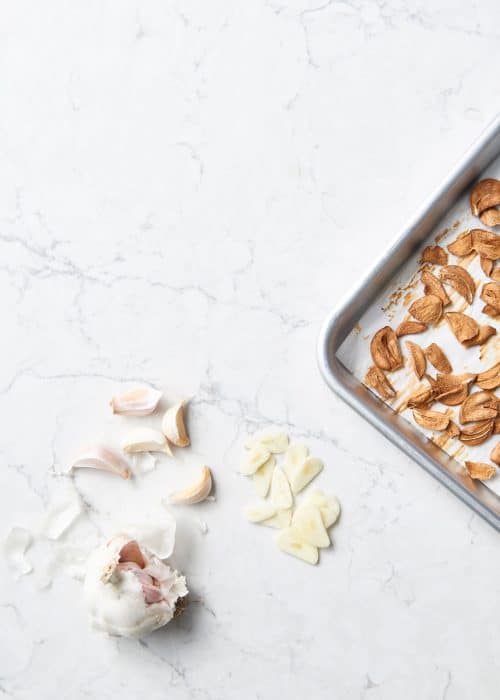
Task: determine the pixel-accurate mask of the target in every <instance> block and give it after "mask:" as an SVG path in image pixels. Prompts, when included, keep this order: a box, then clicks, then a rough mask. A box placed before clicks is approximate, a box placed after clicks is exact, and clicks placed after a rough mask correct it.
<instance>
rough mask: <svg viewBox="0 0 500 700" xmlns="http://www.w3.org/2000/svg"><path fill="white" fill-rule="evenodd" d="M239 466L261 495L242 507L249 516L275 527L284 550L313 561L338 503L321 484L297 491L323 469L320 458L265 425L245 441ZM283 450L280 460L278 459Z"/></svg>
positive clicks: (327, 541)
mask: <svg viewBox="0 0 500 700" xmlns="http://www.w3.org/2000/svg"><path fill="white" fill-rule="evenodd" d="M245 448H246V451H245V454H244V456H243V459H242V461H241V466H240V472H241V473H242V474H244V475H245V476H249V477H251V479H252V481H253V484H254V487H255V490H256V492H257V494H258V495H259V496H260V497H261V499H267V500H261V501H259V502H257V503H252V504H249V505H247V506H246V507H245V511H244V512H245V516H246V518H247V520H249V521H250V522H252V523H258V524H259V525H267V526H268V527H273V528H277V529H279V532H278V533H277V535H276V538H275V539H276V544H277V545H278V547H279V548H280V549H281V550H282V551H283V552H286V553H287V554H291V555H292V556H294V557H298V558H299V559H302V560H303V561H305V562H307V563H309V564H316V563H317V562H318V559H319V552H318V549H319V548H323V547H329V546H330V544H331V542H330V537H329V534H328V529H329V528H330V527H331V526H332V525H333V524H334V523H335V522H336V521H337V519H338V517H339V514H340V504H339V502H338V500H337V498H336V497H335V496H333V495H330V496H327V495H326V494H325V493H323V491H320V490H319V489H316V490H313V491H310V492H307V493H306V494H305V498H304V499H303V501H302V502H301V503H300V504H298V505H296V507H295V508H294V505H295V497H296V495H297V494H299V493H300V492H301V491H303V489H305V487H306V486H307V485H308V484H309V483H310V482H311V481H312V480H313V479H314V478H315V477H316V476H317V475H318V474H319V473H320V472H321V471H322V469H323V466H324V465H323V462H322V461H321V460H320V459H318V458H317V457H311V456H310V455H309V449H308V447H307V446H306V445H303V444H300V443H295V444H291V445H290V444H289V439H288V435H287V434H286V433H284V432H279V431H272V430H263V431H259V432H257V433H254V434H253V435H250V436H249V437H248V439H247V440H246V442H245ZM279 455H283V456H284V457H283V460H282V466H280V465H279V464H278V463H277V460H278V456H279Z"/></svg>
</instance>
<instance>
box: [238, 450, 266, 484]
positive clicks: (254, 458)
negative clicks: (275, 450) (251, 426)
mask: <svg viewBox="0 0 500 700" xmlns="http://www.w3.org/2000/svg"><path fill="white" fill-rule="evenodd" d="M270 456H271V453H270V452H269V450H268V449H267V447H263V446H262V445H255V446H254V447H252V448H251V449H250V450H249V451H248V452H246V454H244V455H243V459H242V461H241V465H240V472H241V473H242V474H244V475H245V476H250V475H251V474H255V472H256V471H257V469H258V468H259V467H261V466H262V465H263V464H264V462H267V460H268V459H269V457H270Z"/></svg>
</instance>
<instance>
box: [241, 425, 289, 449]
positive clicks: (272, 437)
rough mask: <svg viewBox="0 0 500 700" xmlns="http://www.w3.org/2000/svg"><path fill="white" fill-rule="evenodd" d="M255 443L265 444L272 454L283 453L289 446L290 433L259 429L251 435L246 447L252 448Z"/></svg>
mask: <svg viewBox="0 0 500 700" xmlns="http://www.w3.org/2000/svg"><path fill="white" fill-rule="evenodd" d="M255 445H263V447H266V448H267V449H268V450H269V452H271V453H272V454H281V453H282V452H285V451H286V449H287V447H288V435H287V434H286V433H283V432H281V431H277V430H258V431H257V432H256V433H254V434H253V435H249V436H248V438H247V440H246V442H245V447H246V448H248V449H251V448H252V447H254V446H255Z"/></svg>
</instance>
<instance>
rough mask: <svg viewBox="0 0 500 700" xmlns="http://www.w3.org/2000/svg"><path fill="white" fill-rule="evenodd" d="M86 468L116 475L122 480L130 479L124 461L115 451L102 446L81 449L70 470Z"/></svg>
mask: <svg viewBox="0 0 500 700" xmlns="http://www.w3.org/2000/svg"><path fill="white" fill-rule="evenodd" d="M81 467H86V468H90V469H101V470H102V471H107V472H111V473H112V474H118V475H119V476H121V477H122V479H128V478H130V469H129V466H128V464H127V462H126V461H125V459H124V458H123V457H122V456H121V455H120V454H119V453H118V452H116V451H115V450H112V449H111V448H109V447H105V446H103V445H90V446H88V447H85V448H83V450H81V451H80V454H79V455H78V456H77V458H76V459H75V460H74V461H73V463H72V464H71V467H70V469H79V468H81Z"/></svg>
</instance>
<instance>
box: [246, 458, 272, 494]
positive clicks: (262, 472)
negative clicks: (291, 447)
mask: <svg viewBox="0 0 500 700" xmlns="http://www.w3.org/2000/svg"><path fill="white" fill-rule="evenodd" d="M275 466H276V460H275V458H274V457H273V456H272V455H271V457H269V459H268V460H267V462H264V464H263V465H262V466H260V467H259V468H258V469H257V471H256V472H255V473H254V475H253V476H252V480H253V483H254V485H255V490H256V491H257V494H258V495H259V496H260V497H261V498H266V496H267V494H268V493H269V488H270V486H271V479H272V477H273V471H274V467H275Z"/></svg>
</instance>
